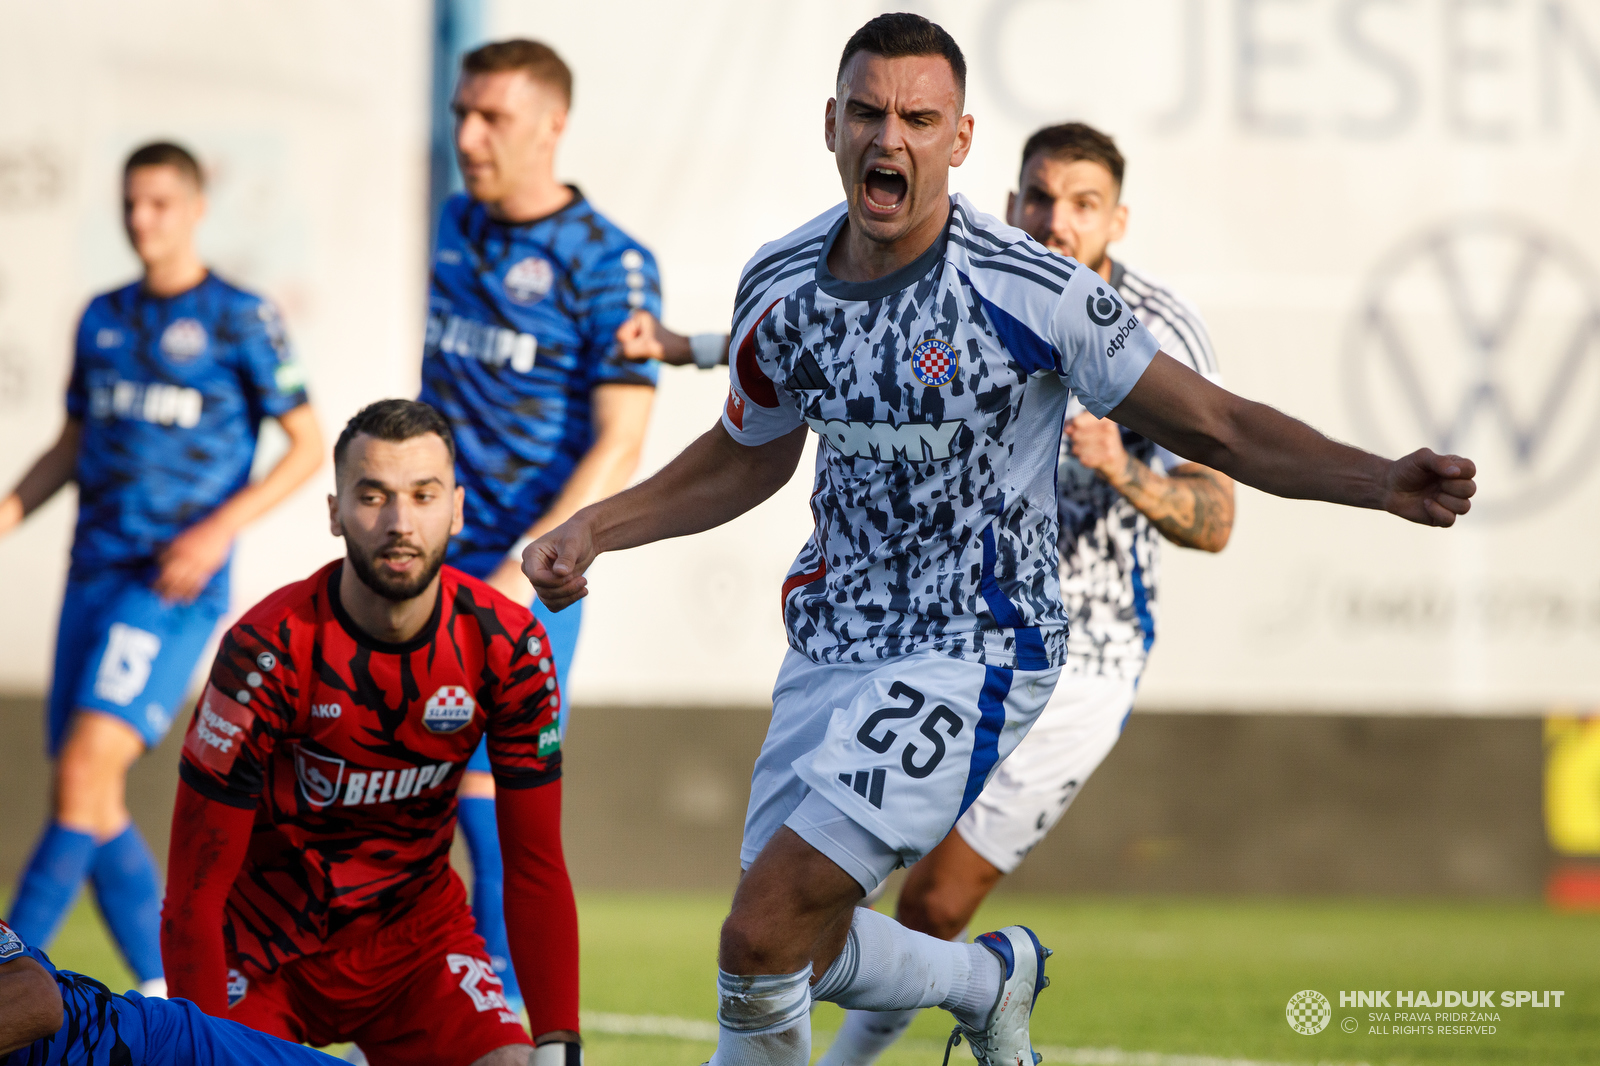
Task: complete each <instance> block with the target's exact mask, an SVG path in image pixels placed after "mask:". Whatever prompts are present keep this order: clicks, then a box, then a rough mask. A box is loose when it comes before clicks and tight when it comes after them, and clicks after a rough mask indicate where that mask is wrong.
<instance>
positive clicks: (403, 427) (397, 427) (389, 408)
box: [333, 400, 456, 473]
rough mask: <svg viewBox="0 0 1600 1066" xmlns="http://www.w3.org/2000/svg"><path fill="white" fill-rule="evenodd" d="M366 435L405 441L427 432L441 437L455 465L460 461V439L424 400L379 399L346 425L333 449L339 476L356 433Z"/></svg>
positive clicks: (442, 416)
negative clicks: (457, 438)
mask: <svg viewBox="0 0 1600 1066" xmlns="http://www.w3.org/2000/svg"><path fill="white" fill-rule="evenodd" d="M358 433H365V434H366V435H367V436H369V437H376V438H377V439H378V440H388V441H402V440H410V439H411V438H412V437H420V436H422V435H424V434H426V433H434V434H437V435H438V437H439V439H440V440H442V441H444V447H445V451H447V452H449V453H450V462H451V464H452V465H454V464H455V461H456V436H455V434H454V433H452V432H450V423H449V422H447V421H445V417H444V415H441V414H440V413H439V412H438V411H436V410H434V409H433V407H432V406H430V405H428V404H425V403H423V402H422V401H421V400H379V401H377V402H376V403H369V404H367V406H365V407H363V408H362V409H361V410H359V411H357V412H356V413H355V417H354V418H352V419H350V421H348V422H346V423H345V424H344V432H342V433H340V434H339V439H338V441H337V442H335V443H334V446H333V469H334V471H335V472H336V473H337V471H338V470H339V468H340V467H341V466H343V465H344V456H345V453H346V452H347V451H349V450H350V442H351V441H353V440H355V438H356V434H358Z"/></svg>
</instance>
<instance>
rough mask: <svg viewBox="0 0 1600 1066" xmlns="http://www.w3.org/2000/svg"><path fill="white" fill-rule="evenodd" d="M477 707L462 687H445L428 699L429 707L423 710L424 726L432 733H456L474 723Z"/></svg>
mask: <svg viewBox="0 0 1600 1066" xmlns="http://www.w3.org/2000/svg"><path fill="white" fill-rule="evenodd" d="M477 706H478V705H477V704H476V703H474V702H473V699H472V696H471V695H470V694H469V693H468V692H467V690H466V689H464V688H462V687H461V686H460V685H444V686H442V687H441V688H440V689H439V691H438V692H435V693H434V694H433V695H432V696H429V697H428V703H427V706H425V707H423V709H422V724H423V725H425V726H427V727H428V732H430V733H454V732H455V731H456V730H458V729H460V728H461V727H462V726H464V725H466V724H467V723H468V722H470V721H472V712H473V711H474V710H476V709H477Z"/></svg>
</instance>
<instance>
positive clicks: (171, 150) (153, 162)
mask: <svg viewBox="0 0 1600 1066" xmlns="http://www.w3.org/2000/svg"><path fill="white" fill-rule="evenodd" d="M140 167H174V168H176V169H177V171H178V173H180V174H182V175H183V176H184V177H186V178H188V179H189V180H190V181H192V182H194V187H195V188H197V189H200V190H204V189H205V187H206V177H205V174H204V173H203V172H202V171H201V170H200V161H199V160H198V159H196V158H195V157H194V153H193V152H191V151H189V149H187V148H185V147H184V146H183V145H181V144H173V143H172V142H171V141H151V142H150V143H149V144H146V145H141V146H140V147H138V148H135V149H134V150H133V153H132V154H131V155H129V156H128V161H127V162H126V163H124V164H122V176H123V177H127V176H128V175H129V174H131V173H133V172H134V171H135V170H138V169H139V168H140Z"/></svg>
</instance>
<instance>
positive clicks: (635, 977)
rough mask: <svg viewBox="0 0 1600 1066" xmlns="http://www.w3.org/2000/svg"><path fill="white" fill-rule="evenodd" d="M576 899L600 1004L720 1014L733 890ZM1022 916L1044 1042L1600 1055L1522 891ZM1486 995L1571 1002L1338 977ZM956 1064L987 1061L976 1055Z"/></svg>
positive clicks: (608, 1055)
mask: <svg viewBox="0 0 1600 1066" xmlns="http://www.w3.org/2000/svg"><path fill="white" fill-rule="evenodd" d="M579 902H580V910H581V915H582V933H583V965H584V970H583V973H584V985H583V1005H584V1008H585V1009H586V1010H590V1011H604V1012H608V1013H613V1014H629V1015H666V1016H672V1017H681V1018H690V1019H696V1020H700V1021H706V1020H709V1019H711V1018H712V1017H713V1015H714V1012H715V1008H716V997H715V988H714V981H715V941H716V931H717V926H718V924H719V923H720V921H721V919H722V916H723V913H724V911H725V909H726V905H727V901H726V900H725V899H724V898H722V897H720V896H706V895H642V894H600V893H587V894H584V895H582V896H581V897H580V901H579ZM1010 922H1025V923H1027V924H1029V925H1031V926H1032V927H1033V928H1034V929H1035V930H1036V931H1037V932H1038V934H1039V936H1040V939H1041V940H1043V941H1044V943H1046V944H1048V945H1050V946H1052V947H1054V948H1056V955H1055V958H1053V959H1052V960H1051V962H1050V973H1051V974H1052V976H1053V978H1054V983H1053V985H1052V986H1051V988H1050V989H1049V991H1047V992H1046V993H1045V994H1044V996H1043V997H1042V998H1041V999H1040V1001H1039V1008H1038V1011H1037V1013H1036V1014H1035V1016H1034V1017H1035V1021H1034V1028H1033V1034H1034V1040H1035V1042H1036V1043H1038V1044H1040V1045H1057V1046H1065V1047H1079V1048H1082V1047H1089V1048H1122V1049H1125V1050H1127V1051H1143V1052H1157V1053H1161V1054H1165V1055H1174V1054H1188V1055H1205V1056H1217V1057H1237V1058H1248V1059H1256V1060H1272V1061H1279V1062H1304V1063H1311V1062H1317V1061H1338V1062H1369V1063H1372V1064H1373V1066H1381V1064H1384V1063H1396V1064H1400V1063H1405V1064H1410V1063H1419V1064H1420V1063H1451V1064H1464V1066H1465V1064H1490V1063H1519V1064H1520V1063H1538V1064H1565V1063H1582V1062H1594V1061H1600V1050H1597V1049H1600V916H1574V915H1558V914H1552V913H1550V912H1548V911H1546V910H1544V909H1542V908H1540V907H1538V906H1534V905H1512V904H1504V905H1493V904H1468V903H1432V902H1416V903H1395V902H1343V901H1293V902H1289V901H1238V900H1230V901H1214V900H1170V899H1169V900H1104V899H1084V898H1058V897H1034V896H1001V897H998V898H996V899H995V900H994V901H993V902H992V903H991V904H990V905H989V906H988V907H986V908H985V910H984V912H983V913H982V914H980V915H979V918H978V920H977V922H976V923H975V925H974V927H975V928H992V927H994V926H998V925H1003V924H1007V923H1010ZM52 956H53V957H54V958H55V960H56V962H57V963H58V964H59V965H61V966H63V967H68V968H75V969H81V970H84V971H86V972H88V973H92V974H94V975H96V976H99V977H102V978H103V979H106V980H107V981H108V983H111V984H113V985H114V986H125V985H126V983H127V981H128V976H127V971H126V970H125V969H123V967H122V965H121V963H120V961H119V960H118V959H117V958H116V956H115V953H114V952H113V951H112V950H111V949H110V947H109V946H108V944H107V942H106V939H105V934H104V932H103V930H102V928H101V926H100V923H99V919H98V917H97V916H96V915H95V913H94V911H93V909H92V907H90V906H89V905H88V904H87V903H82V904H80V905H79V907H78V909H77V910H76V911H75V912H74V913H73V915H72V918H71V919H70V920H69V922H68V923H67V926H66V928H65V929H64V930H63V932H62V935H61V936H60V937H59V939H58V941H57V943H56V945H55V947H54V950H53V951H52ZM1306 988H1311V989H1316V990H1318V991H1320V992H1322V993H1323V994H1324V995H1327V996H1328V997H1329V998H1330V999H1331V1000H1332V1001H1333V1004H1334V1013H1333V1024H1332V1025H1330V1026H1329V1027H1328V1029H1327V1030H1325V1031H1324V1032H1322V1033H1320V1034H1318V1035H1316V1036H1301V1035H1299V1034H1297V1033H1295V1032H1294V1031H1292V1030H1291V1029H1290V1028H1289V1027H1288V1024H1287V1023H1286V1021H1285V1019H1284V1007H1285V1005H1286V1004H1287V1002H1288V1000H1289V997H1290V996H1291V995H1293V994H1294V993H1295V992H1297V991H1299V990H1301V989H1306ZM1478 988H1492V989H1495V990H1497V991H1498V990H1502V989H1512V990H1518V989H1530V990H1532V989H1539V990H1543V989H1561V990H1563V991H1564V992H1565V993H1566V995H1565V997H1564V998H1563V1000H1562V1006H1561V1007H1560V1008H1559V1009H1543V1010H1540V1009H1535V1008H1532V1007H1521V1008H1502V1009H1498V1013H1499V1016H1500V1019H1499V1021H1498V1023H1495V1024H1496V1025H1497V1028H1498V1030H1499V1031H1498V1033H1496V1034H1495V1035H1492V1036H1441V1035H1433V1036H1421V1035H1417V1036H1381V1035H1371V1034H1369V1033H1368V1032H1366V1021H1367V1019H1366V1015H1367V1013H1368V1012H1367V1011H1366V1010H1356V1009H1353V1008H1347V1009H1342V1010H1341V1009H1340V1008H1339V1006H1338V992H1339V991H1340V990H1353V989H1390V990H1394V989H1413V990H1417V989H1425V990H1429V991H1430V992H1431V991H1433V990H1443V989H1478ZM1345 1017H1356V1018H1358V1020H1360V1021H1361V1022H1362V1023H1363V1024H1362V1031H1360V1032H1357V1033H1355V1034H1346V1033H1344V1032H1342V1031H1340V1028H1339V1024H1340V1022H1341V1021H1342V1020H1343V1019H1344V1018H1345ZM838 1020H839V1011H838V1010H837V1008H834V1007H832V1006H831V1005H824V1006H823V1007H821V1008H819V1010H818V1011H817V1013H816V1016H815V1030H816V1034H817V1036H816V1041H815V1043H816V1046H817V1048H818V1050H819V1053H820V1050H821V1049H822V1048H824V1047H826V1046H827V1041H828V1035H829V1033H831V1031H832V1030H834V1029H835V1028H836V1027H837V1026H838V1023H839V1022H838ZM948 1024H949V1023H948V1022H947V1021H946V1020H945V1016H944V1015H943V1014H942V1013H940V1012H936V1011H929V1012H927V1013H925V1014H924V1015H923V1017H922V1018H920V1019H919V1020H918V1021H917V1023H916V1025H915V1026H914V1027H913V1028H912V1030H911V1033H910V1040H909V1041H908V1043H907V1045H904V1046H902V1047H900V1048H897V1049H896V1050H895V1051H893V1052H891V1053H890V1054H889V1055H887V1056H885V1057H884V1059H883V1060H882V1061H883V1063H884V1064H885V1066H928V1064H937V1063H938V1062H939V1058H940V1049H941V1048H942V1047H943V1037H944V1035H945V1033H946V1032H947V1031H948ZM711 1050H712V1049H711V1045H709V1044H700V1043H694V1042H690V1041H683V1040H672V1039H663V1038H654V1037H650V1038H646V1037H620V1036H606V1035H600V1034H591V1035H590V1037H589V1052H588V1055H587V1061H588V1062H589V1063H590V1064H591V1066H655V1064H662V1066H669V1064H670V1066H694V1064H697V1063H701V1062H704V1061H705V1060H706V1059H707V1058H709V1057H710V1054H711ZM951 1061H952V1062H957V1061H959V1062H962V1063H970V1062H971V1061H972V1060H971V1058H970V1057H969V1056H968V1053H967V1052H966V1051H965V1050H964V1049H962V1050H959V1051H958V1052H957V1053H956V1054H955V1055H953V1056H952V1057H951ZM1059 1061H1060V1060H1055V1062H1056V1063H1059ZM1053 1066H1054V1064H1053Z"/></svg>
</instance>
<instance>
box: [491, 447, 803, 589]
mask: <svg viewBox="0 0 1600 1066" xmlns="http://www.w3.org/2000/svg"><path fill="white" fill-rule="evenodd" d="M805 434H806V429H805V427H804V426H801V427H800V428H798V429H794V430H791V431H790V432H788V433H786V434H785V435H783V436H781V437H778V438H776V439H775V440H771V441H768V442H766V443H764V444H757V445H753V446H752V445H745V444H740V443H739V442H738V441H736V440H734V439H733V437H732V436H731V435H730V434H729V433H728V431H727V430H726V429H725V428H724V427H723V425H722V423H720V422H719V423H718V424H717V425H715V426H713V427H711V429H710V431H708V432H707V433H705V434H703V435H702V436H701V437H700V438H699V439H698V440H696V441H695V442H694V443H693V444H691V445H689V446H688V447H687V448H685V449H684V450H683V452H682V453H681V454H679V456H678V457H677V458H676V459H674V460H672V462H670V463H668V464H667V465H666V466H665V467H663V468H662V469H661V470H660V471H659V472H658V473H656V474H655V475H654V476H652V477H650V478H648V479H647V480H645V481H643V482H640V483H639V484H638V485H635V486H634V487H633V488H631V489H628V490H627V491H626V492H620V493H618V494H617V495H615V496H613V497H611V498H610V499H609V500H602V501H601V502H599V503H597V504H595V505H593V506H592V507H585V508H584V509H583V510H581V511H579V512H578V513H577V514H575V515H573V516H572V518H571V519H569V520H568V521H566V522H564V523H563V524H562V525H560V526H559V527H557V528H556V529H553V530H551V531H550V532H549V533H547V534H546V535H544V536H543V537H540V538H539V539H538V540H536V541H534V542H533V544H531V545H529V547H528V549H527V551H526V552H524V553H523V556H522V572H523V573H524V574H526V575H527V577H528V580H529V581H531V582H532V583H533V587H534V590H535V591H536V592H538V594H539V599H541V600H543V601H544V603H545V605H546V606H547V607H549V608H551V609H552V610H557V611H559V610H560V609H561V608H563V607H566V606H567V605H568V604H571V603H575V602H577V601H578V600H580V599H582V598H583V597H584V596H585V595H586V594H587V585H588V582H587V581H586V580H585V579H584V577H583V573H584V571H585V570H587V569H588V568H589V564H591V563H593V562H594V560H595V557H596V556H598V555H599V554H600V553H601V552H608V551H617V550H619V549H622V548H636V547H638V546H639V545H641V544H650V543H652V542H653V541H658V540H666V539H667V538H669V537H686V536H688V535H689V534H691V533H701V532H704V531H705V530H708V529H713V528H715V527H717V526H720V525H722V524H723V523H724V522H728V521H731V520H733V519H735V518H737V517H739V516H740V515H742V514H744V513H745V512H746V511H748V510H750V509H751V508H753V507H755V506H757V505H758V504H760V503H761V502H763V501H764V500H766V499H767V497H769V496H771V495H772V494H773V493H774V492H777V491H778V490H779V489H780V488H782V487H783V486H784V484H785V483H786V482H788V480H789V478H790V477H792V476H793V475H794V469H795V466H796V465H797V464H798V463H799V462H800V452H801V449H802V447H803V446H804V444H805Z"/></svg>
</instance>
